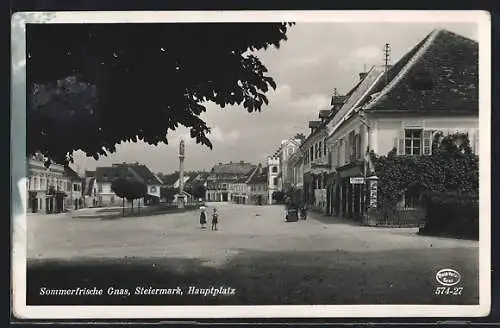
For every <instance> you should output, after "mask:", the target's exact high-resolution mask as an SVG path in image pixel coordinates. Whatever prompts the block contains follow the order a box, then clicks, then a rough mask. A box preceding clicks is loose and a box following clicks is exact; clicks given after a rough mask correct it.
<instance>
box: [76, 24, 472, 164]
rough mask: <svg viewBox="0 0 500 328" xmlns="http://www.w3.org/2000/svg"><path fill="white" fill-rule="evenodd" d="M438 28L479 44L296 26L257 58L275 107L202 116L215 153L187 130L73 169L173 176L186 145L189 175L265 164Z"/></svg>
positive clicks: (392, 29)
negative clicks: (341, 98) (340, 98)
mask: <svg viewBox="0 0 500 328" xmlns="http://www.w3.org/2000/svg"><path fill="white" fill-rule="evenodd" d="M434 28H444V29H447V30H449V31H451V32H455V33H458V34H460V35H463V36H465V37H468V38H471V39H474V40H478V31H477V25H476V24H474V23H442V24H431V23H297V24H296V25H294V26H293V27H291V28H290V30H289V32H288V34H287V35H288V40H287V41H285V42H284V43H283V44H282V45H281V47H280V48H279V49H275V48H270V49H268V50H267V51H262V52H258V53H257V55H258V56H259V58H260V59H261V61H262V62H263V63H264V65H265V66H266V67H267V68H268V69H269V75H270V76H272V77H273V78H274V79H275V81H276V83H277V88H276V90H274V91H271V92H269V93H268V94H267V97H268V99H269V105H268V106H265V107H263V108H262V111H261V112H255V113H248V112H247V111H246V110H245V109H243V107H242V106H241V107H238V106H233V107H231V106H230V107H226V108H224V109H222V108H218V107H217V106H216V105H214V104H212V103H207V104H206V107H207V112H205V113H203V114H202V116H201V117H202V118H203V119H204V120H205V121H206V122H207V124H208V126H209V127H211V128H212V133H211V134H210V135H209V136H208V137H209V138H210V140H211V141H212V144H213V149H212V150H210V149H209V148H208V147H206V146H203V145H199V144H196V143H195V141H194V140H192V139H190V137H189V131H188V130H187V129H183V128H178V129H177V130H175V131H169V133H168V138H169V144H168V145H165V144H160V145H158V146H150V145H147V144H144V143H142V142H138V143H125V144H121V145H118V146H117V151H116V153H114V154H110V155H108V156H107V157H103V158H101V159H99V160H97V161H95V160H94V159H93V158H88V157H86V156H85V154H83V153H82V152H75V153H74V158H75V163H74V165H73V167H74V168H75V169H76V170H77V171H79V172H83V171H84V170H93V169H95V167H97V166H108V165H111V164H112V163H121V162H139V163H141V164H145V165H147V166H148V167H149V168H150V169H151V170H152V171H153V172H162V173H170V172H173V171H175V170H178V169H179V160H178V157H177V156H178V155H177V154H178V148H179V141H180V140H181V139H183V140H184V141H185V144H186V147H185V150H186V158H185V161H184V164H185V165H184V167H185V170H210V168H211V167H212V166H214V165H216V164H217V163H219V162H229V161H233V162H237V161H240V160H244V161H248V162H251V163H254V164H257V163H259V162H260V163H263V164H265V161H266V158H267V156H269V155H271V154H272V153H273V152H274V151H275V150H276V149H277V147H278V146H279V144H280V143H281V140H283V139H287V138H289V137H291V136H293V135H294V134H295V133H299V132H301V133H304V134H306V135H307V133H308V128H307V125H308V122H309V121H310V120H315V119H317V117H318V111H319V110H321V109H328V108H329V103H330V99H331V96H332V95H333V92H334V89H337V92H338V93H339V94H345V93H346V92H348V91H349V90H350V89H351V88H352V87H353V86H354V85H355V84H356V82H357V81H358V80H359V73H360V72H363V71H364V70H365V68H366V70H368V69H369V68H370V67H371V66H372V65H380V64H383V50H382V49H383V47H384V44H385V43H390V45H391V63H395V62H396V61H397V60H398V59H399V58H401V57H402V56H403V55H404V54H405V53H406V52H408V51H409V50H410V49H411V48H412V47H414V46H415V45H416V44H417V43H418V42H419V41H420V40H422V39H423V38H424V37H425V36H426V35H427V34H429V33H430V32H431V31H432V30H433V29H434Z"/></svg>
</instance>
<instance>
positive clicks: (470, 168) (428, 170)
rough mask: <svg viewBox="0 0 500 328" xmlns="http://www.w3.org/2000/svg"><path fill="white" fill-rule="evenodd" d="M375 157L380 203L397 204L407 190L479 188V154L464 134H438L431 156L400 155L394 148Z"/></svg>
mask: <svg viewBox="0 0 500 328" xmlns="http://www.w3.org/2000/svg"><path fill="white" fill-rule="evenodd" d="M371 158H372V162H373V164H374V166H375V174H376V175H377V177H378V178H379V185H378V186H379V191H378V195H379V199H378V200H379V204H380V205H386V206H389V207H394V206H395V205H396V204H397V203H398V202H399V201H400V200H401V198H402V195H403V193H404V192H405V191H407V190H410V191H412V192H413V193H415V194H423V193H429V192H449V191H455V192H457V193H474V192H477V190H478V188H479V157H478V156H477V155H475V154H473V152H472V149H471V147H470V142H469V138H468V136H467V135H466V134H463V133H456V134H451V135H447V136H444V135H443V133H441V132H439V133H436V134H435V137H434V140H433V152H432V155H430V156H396V151H395V150H392V151H391V152H389V154H388V155H387V156H380V157H378V156H376V155H375V154H374V153H373V152H372V153H371Z"/></svg>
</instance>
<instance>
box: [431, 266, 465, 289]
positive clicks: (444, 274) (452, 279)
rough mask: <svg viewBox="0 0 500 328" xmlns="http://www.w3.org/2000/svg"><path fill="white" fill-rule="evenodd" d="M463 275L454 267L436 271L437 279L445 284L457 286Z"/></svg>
mask: <svg viewBox="0 0 500 328" xmlns="http://www.w3.org/2000/svg"><path fill="white" fill-rule="evenodd" d="M461 279H462V277H461V276H460V273H458V271H455V270H453V269H442V270H439V271H438V272H437V273H436V280H437V282H439V283H440V284H441V285H443V286H455V285H456V284H458V283H459V282H460V280H461Z"/></svg>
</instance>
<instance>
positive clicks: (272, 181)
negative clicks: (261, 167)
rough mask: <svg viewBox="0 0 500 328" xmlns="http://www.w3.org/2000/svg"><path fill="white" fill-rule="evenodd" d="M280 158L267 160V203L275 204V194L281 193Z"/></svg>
mask: <svg viewBox="0 0 500 328" xmlns="http://www.w3.org/2000/svg"><path fill="white" fill-rule="evenodd" d="M279 177H280V158H279V157H278V156H274V155H273V156H269V157H268V158H267V193H268V195H267V202H268V204H272V203H273V193H275V192H277V191H280V190H281V188H280V183H279Z"/></svg>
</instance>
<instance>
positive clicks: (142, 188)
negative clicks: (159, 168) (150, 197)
mask: <svg viewBox="0 0 500 328" xmlns="http://www.w3.org/2000/svg"><path fill="white" fill-rule="evenodd" d="M111 190H112V191H113V192H114V193H115V194H116V195H117V196H118V197H120V198H126V199H127V200H128V201H132V200H134V199H138V198H142V197H145V196H146V195H147V185H146V184H145V183H143V182H142V181H139V180H136V179H128V178H123V177H120V178H118V179H116V180H114V181H113V183H112V184H111Z"/></svg>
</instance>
